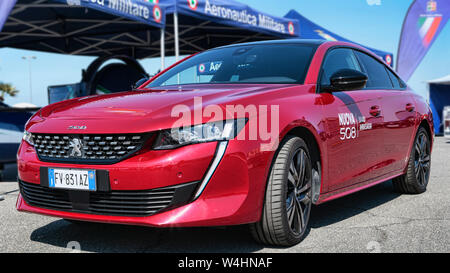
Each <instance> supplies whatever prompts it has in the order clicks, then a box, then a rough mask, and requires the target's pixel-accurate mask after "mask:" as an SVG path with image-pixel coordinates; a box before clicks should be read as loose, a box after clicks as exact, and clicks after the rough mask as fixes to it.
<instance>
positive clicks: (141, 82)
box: [132, 78, 148, 89]
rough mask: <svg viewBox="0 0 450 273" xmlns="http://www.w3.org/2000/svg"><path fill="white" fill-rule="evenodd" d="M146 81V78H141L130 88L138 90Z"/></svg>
mask: <svg viewBox="0 0 450 273" xmlns="http://www.w3.org/2000/svg"><path fill="white" fill-rule="evenodd" d="M146 81H148V78H142V79H140V80H138V81H137V82H136V83H135V84H134V85H133V86H132V87H133V89H136V88H138V87H139V86H141V85H143V84H144V83H145V82H146Z"/></svg>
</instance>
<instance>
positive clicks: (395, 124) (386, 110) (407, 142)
mask: <svg viewBox="0 0 450 273" xmlns="http://www.w3.org/2000/svg"><path fill="white" fill-rule="evenodd" d="M356 55H357V57H358V58H359V59H360V61H361V62H362V64H363V66H364V68H365V69H366V70H368V73H369V74H370V75H377V76H378V78H387V79H389V83H388V82H387V81H386V80H383V82H378V83H377V84H376V85H374V83H373V82H370V83H368V86H367V88H372V89H374V88H379V89H380V90H381V92H382V98H381V107H382V108H383V118H384V121H383V135H384V142H383V143H384V147H383V153H382V155H381V156H382V162H381V165H380V170H381V171H382V174H383V175H389V174H392V175H394V174H397V173H399V172H402V171H403V169H404V167H405V164H406V160H407V157H408V155H409V151H410V148H411V144H412V140H413V139H414V131H415V122H416V112H415V101H414V99H413V97H412V95H411V93H410V92H409V91H407V90H406V84H405V83H403V81H401V80H400V78H398V76H397V75H395V73H393V72H392V71H391V70H390V69H389V68H388V67H387V66H386V65H385V64H383V63H382V62H381V61H379V60H377V59H375V58H373V57H372V56H369V55H367V54H365V53H362V52H357V53H356Z"/></svg>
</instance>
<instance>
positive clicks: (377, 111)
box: [369, 105, 381, 117]
mask: <svg viewBox="0 0 450 273" xmlns="http://www.w3.org/2000/svg"><path fill="white" fill-rule="evenodd" d="M369 113H370V115H372V116H374V117H378V116H379V115H380V114H381V110H380V106H378V105H374V106H372V107H370V111H369Z"/></svg>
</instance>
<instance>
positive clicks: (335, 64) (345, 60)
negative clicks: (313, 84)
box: [320, 48, 361, 85]
mask: <svg viewBox="0 0 450 273" xmlns="http://www.w3.org/2000/svg"><path fill="white" fill-rule="evenodd" d="M341 69H353V70H358V71H361V68H360V67H359V64H358V61H357V60H356V57H355V55H354V54H353V51H352V50H351V49H348V48H337V49H333V50H332V51H330V52H329V53H328V54H327V56H326V57H325V61H324V63H323V65H322V77H321V79H320V84H321V85H330V78H331V76H332V75H333V74H334V73H336V72H337V71H339V70H341Z"/></svg>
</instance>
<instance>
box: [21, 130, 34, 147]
mask: <svg viewBox="0 0 450 273" xmlns="http://www.w3.org/2000/svg"><path fill="white" fill-rule="evenodd" d="M22 139H23V140H25V141H26V142H27V143H28V144H30V145H31V146H34V141H33V135H32V134H31V133H30V132H27V131H25V132H24V133H23V138H22Z"/></svg>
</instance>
